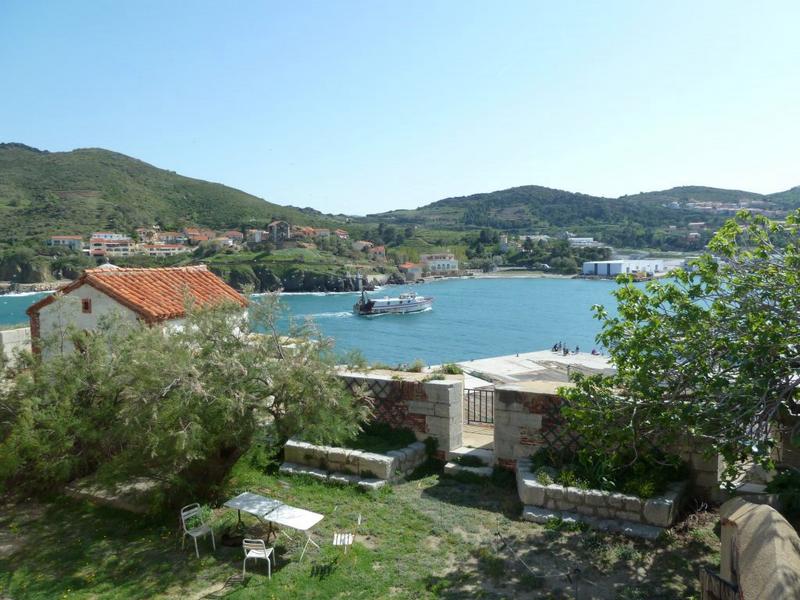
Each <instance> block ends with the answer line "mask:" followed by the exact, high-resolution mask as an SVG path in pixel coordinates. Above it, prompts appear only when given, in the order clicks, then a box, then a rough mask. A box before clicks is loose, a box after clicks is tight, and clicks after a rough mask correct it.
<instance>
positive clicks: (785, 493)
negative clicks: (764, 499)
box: [766, 468, 800, 517]
mask: <svg viewBox="0 0 800 600" xmlns="http://www.w3.org/2000/svg"><path fill="white" fill-rule="evenodd" d="M766 491H768V492H769V493H771V494H778V496H779V497H780V500H781V509H782V511H783V512H784V513H786V514H787V515H789V516H791V517H797V516H798V515H800V471H798V470H797V469H792V468H786V469H781V470H779V471H778V473H777V474H776V475H775V477H773V478H772V481H770V482H769V483H767V486H766Z"/></svg>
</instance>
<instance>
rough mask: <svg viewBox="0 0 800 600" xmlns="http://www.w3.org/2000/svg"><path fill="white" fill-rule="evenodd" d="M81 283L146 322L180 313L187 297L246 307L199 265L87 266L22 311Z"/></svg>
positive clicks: (202, 302)
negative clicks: (133, 267)
mask: <svg viewBox="0 0 800 600" xmlns="http://www.w3.org/2000/svg"><path fill="white" fill-rule="evenodd" d="M84 284H87V285H90V286H92V287H93V288H95V289H97V290H99V291H101V292H103V293H104V294H106V295H108V296H110V297H111V298H114V299H115V300H116V301H117V302H119V303H120V304H123V305H124V306H127V307H128V308H130V309H131V310H132V311H134V312H136V313H138V314H139V315H141V316H142V318H143V319H144V320H145V321H148V322H155V321H163V320H166V319H174V318H178V317H182V316H184V315H185V314H186V311H185V307H184V301H185V298H187V297H188V298H191V299H193V300H194V301H195V302H196V303H197V305H198V306H210V305H213V304H217V303H220V302H224V301H228V302H235V303H236V304H239V305H240V306H242V307H244V306H247V300H246V299H245V298H244V296H242V295H241V294H239V293H238V292H237V291H236V290H234V289H233V288H232V287H231V286H229V285H228V284H227V283H225V282H224V281H222V279H220V278H219V277H217V276H216V275H214V274H213V273H212V272H211V271H209V270H208V269H206V267H205V265H201V266H195V267H169V268H161V269H114V270H101V269H87V270H86V271H85V272H84V273H83V275H81V277H80V278H78V279H76V280H75V281H73V282H72V283H70V284H69V285H67V286H66V287H64V288H62V289H61V290H59V292H58V293H56V294H52V295H51V296H48V297H47V298H44V299H42V300H40V301H39V302H37V303H36V304H34V305H33V306H31V307H30V308H29V309H28V310H27V311H26V312H27V313H28V314H29V315H30V314H32V313H34V312H38V310H39V309H41V308H42V307H43V306H46V305H47V304H49V303H50V302H53V301H54V300H55V297H56V296H59V295H64V294H68V293H70V292H71V291H73V290H75V289H77V288H78V287H80V286H81V285H84Z"/></svg>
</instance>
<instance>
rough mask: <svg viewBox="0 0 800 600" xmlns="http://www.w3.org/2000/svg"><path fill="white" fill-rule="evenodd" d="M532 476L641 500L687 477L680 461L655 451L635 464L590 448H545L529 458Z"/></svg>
mask: <svg viewBox="0 0 800 600" xmlns="http://www.w3.org/2000/svg"><path fill="white" fill-rule="evenodd" d="M531 472H532V473H535V474H536V477H537V479H538V480H539V482H540V483H543V484H545V485H549V484H551V483H558V484H559V485H563V486H565V487H566V486H573V487H578V488H582V489H589V488H593V489H600V490H607V491H614V490H618V491H624V492H625V493H628V494H634V495H636V496H639V497H642V498H650V497H653V496H657V495H659V494H661V493H663V492H664V491H665V490H666V488H667V486H668V485H669V484H670V483H672V482H675V481H682V480H684V479H686V478H687V477H688V467H687V465H686V464H685V463H684V462H683V461H681V460H679V459H678V458H677V457H675V456H671V455H666V454H664V453H662V452H659V451H657V450H655V449H651V450H650V451H649V452H647V453H643V455H641V456H638V457H637V459H636V460H634V458H633V457H632V456H631V455H629V454H625V453H613V452H595V451H593V450H592V449H591V448H581V449H579V450H577V451H572V450H569V449H561V450H559V449H555V448H544V449H541V450H539V451H538V452H536V453H535V454H534V455H533V456H531Z"/></svg>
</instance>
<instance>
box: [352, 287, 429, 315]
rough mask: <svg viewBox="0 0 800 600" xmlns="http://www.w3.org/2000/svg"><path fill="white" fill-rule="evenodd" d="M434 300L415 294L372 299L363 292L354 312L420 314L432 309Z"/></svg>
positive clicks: (361, 313)
mask: <svg viewBox="0 0 800 600" xmlns="http://www.w3.org/2000/svg"><path fill="white" fill-rule="evenodd" d="M432 305H433V298H431V297H426V296H417V294H416V293H415V292H406V293H404V294H400V296H399V297H397V298H390V297H389V296H386V297H384V298H370V297H369V296H367V293H366V292H365V291H362V292H361V298H359V300H358V302H356V303H355V304H354V305H353V312H355V313H356V314H358V315H386V314H393V313H397V314H402V313H411V312H420V311H422V310H426V309H428V308H431V306H432Z"/></svg>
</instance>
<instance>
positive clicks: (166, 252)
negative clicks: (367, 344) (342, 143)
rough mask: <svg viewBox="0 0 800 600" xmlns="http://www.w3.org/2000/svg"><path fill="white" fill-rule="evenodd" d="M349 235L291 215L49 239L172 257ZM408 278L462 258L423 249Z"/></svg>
mask: <svg viewBox="0 0 800 600" xmlns="http://www.w3.org/2000/svg"><path fill="white" fill-rule="evenodd" d="M332 236H333V237H335V238H338V239H339V240H349V238H350V234H349V233H348V232H347V231H345V230H344V229H329V228H319V227H309V226H301V225H292V224H290V223H288V222H287V221H280V220H279V221H273V222H272V223H270V224H269V225H267V226H266V229H247V230H245V231H244V232H241V231H238V230H230V231H224V232H218V231H214V230H212V229H204V228H197V227H186V228H184V229H182V230H181V231H162V230H161V228H160V227H158V226H152V227H138V228H136V229H135V232H134V236H133V237H131V236H130V235H127V234H124V233H119V232H114V231H96V232H94V233H92V234H91V235H90V236H89V237H88V239H86V238H85V237H83V236H80V235H53V236H50V238H49V239H48V240H47V241H46V244H47V245H48V246H50V247H61V248H65V249H69V250H71V251H74V252H82V253H84V254H86V255H87V256H91V257H95V258H108V259H113V258H120V257H129V256H150V257H167V256H176V255H179V254H186V253H190V252H193V251H194V250H195V249H196V248H198V247H199V246H200V245H201V244H204V245H208V244H210V245H213V246H216V247H218V248H228V249H232V250H234V251H236V250H241V249H244V248H246V247H248V246H254V245H255V246H257V245H260V244H267V243H269V244H272V245H273V246H274V247H276V248H284V247H297V248H315V247H316V245H315V242H318V241H321V240H325V239H327V238H331V237H332ZM350 247H351V249H352V250H353V251H356V252H361V253H364V255H365V256H366V257H368V258H370V259H372V260H375V261H376V262H378V263H382V262H384V261H385V260H386V247H385V246H383V245H379V244H375V243H373V242H371V241H369V240H355V241H352V242H350ZM397 268H398V270H399V271H400V273H402V274H403V276H404V277H405V279H406V280H408V281H416V280H418V279H420V278H422V277H423V276H424V275H429V274H430V275H434V276H436V275H450V274H456V273H458V271H459V262H458V260H457V259H456V257H455V255H454V254H452V253H448V252H444V253H441V252H440V253H436V254H423V255H421V256H420V257H419V262H408V261H407V262H403V263H401V264H399V265H398V266H397Z"/></svg>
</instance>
